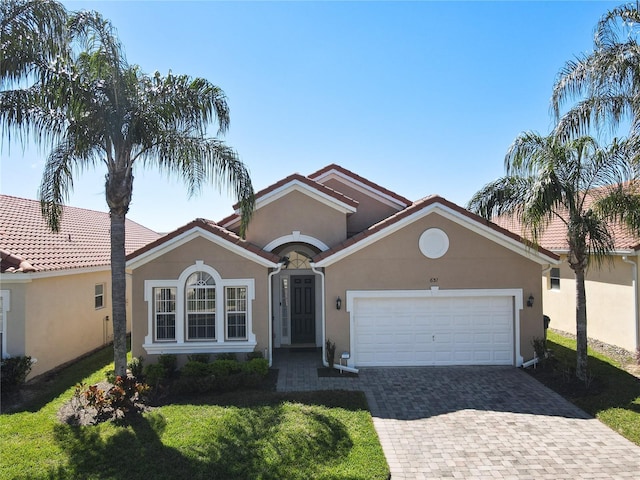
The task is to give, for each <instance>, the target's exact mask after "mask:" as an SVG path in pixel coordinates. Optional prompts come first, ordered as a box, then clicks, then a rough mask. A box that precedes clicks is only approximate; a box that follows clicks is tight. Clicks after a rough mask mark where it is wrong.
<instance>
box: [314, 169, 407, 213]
mask: <svg viewBox="0 0 640 480" xmlns="http://www.w3.org/2000/svg"><path fill="white" fill-rule="evenodd" d="M331 170H335V171H338V172H340V173H342V174H343V175H345V176H347V177H351V178H352V179H354V180H356V181H358V182H360V183H363V184H365V185H367V186H369V187H370V188H372V189H374V190H378V191H379V192H382V193H384V194H386V195H388V196H390V197H392V198H395V199H396V200H397V201H398V202H400V203H402V204H404V205H407V206H409V205H411V204H412V203H413V202H412V201H411V200H409V199H408V198H405V197H403V196H402V195H398V194H397V193H395V192H392V191H391V190H387V189H386V188H384V187H382V186H380V185H378V184H377V183H373V182H372V181H371V180H367V179H366V178H364V177H361V176H360V175H358V174H357V173H354V172H352V171H351V170H347V169H346V168H344V167H341V166H340V165H336V164H335V163H332V164H331V165H327V166H326V167H324V168H321V169H320V170H318V171H317V172H314V173H312V174H311V175H309V178H310V179H312V180H315V179H317V178H319V177H322V175H323V174H325V173H327V172H330V171H331Z"/></svg>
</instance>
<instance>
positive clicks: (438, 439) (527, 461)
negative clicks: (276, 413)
mask: <svg viewBox="0 0 640 480" xmlns="http://www.w3.org/2000/svg"><path fill="white" fill-rule="evenodd" d="M319 364H320V354H318V353H290V354H287V353H285V352H278V353H276V355H275V357H274V367H275V368H278V369H279V375H278V387H277V388H278V390H280V391H296V390H323V389H347V390H362V391H364V392H365V394H366V396H367V400H368V402H369V406H370V408H371V413H372V416H373V422H374V425H375V427H376V431H377V432H378V436H379V437H380V443H381V444H382V447H383V449H384V453H385V456H386V457H387V461H388V463H389V466H390V468H391V476H392V479H393V480H397V479H437V478H466V479H471V478H494V479H537V480H538V479H543V480H544V479H548V480H556V479H572V480H573V479H596V478H597V479H627V478H629V479H640V447H638V446H636V445H634V444H633V443H631V442H629V441H628V440H626V439H625V438H624V437H622V436H620V435H618V434H617V433H616V432H614V431H613V430H611V429H610V428H608V427H607V426H605V425H604V424H602V423H600V422H599V421H598V420H596V419H594V418H591V417H589V416H588V415H587V414H585V413H584V412H583V411H582V410H580V409H578V408H577V407H575V406H573V405H572V404H570V403H569V402H567V401H566V400H564V399H563V398H562V397H560V396H559V395H557V394H556V393H554V392H552V391H551V390H549V389H547V388H546V387H544V386H543V385H541V384H540V383H538V382H537V381H536V380H534V379H533V378H531V377H529V376H528V375H527V374H526V373H524V372H522V371H520V370H518V369H515V368H512V367H425V368H367V369H362V370H361V371H360V374H359V375H358V377H357V378H347V377H345V378H335V377H331V378H318V376H317V370H316V369H317V367H318V366H319Z"/></svg>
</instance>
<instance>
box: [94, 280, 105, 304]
mask: <svg viewBox="0 0 640 480" xmlns="http://www.w3.org/2000/svg"><path fill="white" fill-rule="evenodd" d="M104 287H105V285H104V283H96V284H95V286H94V287H93V305H94V307H95V309H96V310H98V309H100V308H104V290H105V288H104Z"/></svg>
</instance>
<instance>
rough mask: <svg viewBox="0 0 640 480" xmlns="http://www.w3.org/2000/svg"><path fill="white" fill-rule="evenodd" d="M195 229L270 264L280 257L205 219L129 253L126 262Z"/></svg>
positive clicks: (199, 219) (197, 220)
mask: <svg viewBox="0 0 640 480" xmlns="http://www.w3.org/2000/svg"><path fill="white" fill-rule="evenodd" d="M196 227H200V228H202V229H204V230H206V231H207V232H209V233H212V234H214V235H217V236H218V237H220V238H223V239H224V240H226V241H228V242H230V243H232V244H234V245H237V246H239V247H242V248H244V249H245V250H247V251H249V252H251V253H254V254H256V255H258V256H260V257H262V258H265V259H266V260H269V261H271V262H274V263H278V261H279V260H280V257H278V256H277V255H274V254H273V253H270V252H265V251H264V250H262V249H261V248H260V247H257V246H256V245H254V244H252V243H250V242H247V241H246V240H244V239H242V238H241V237H239V236H238V235H236V234H235V233H233V232H232V231H230V230H227V229H226V228H224V227H222V226H220V225H218V224H217V223H216V222H214V221H212V220H207V219H205V218H196V219H195V220H193V221H191V222H189V223H187V224H186V225H184V226H182V227H180V228H178V229H177V230H174V231H173V232H170V233H168V234H166V235H165V236H163V237H161V238H158V239H157V240H155V241H153V242H151V243H148V244H147V245H145V246H143V247H142V248H139V249H138V250H136V251H134V252H131V253H130V254H129V255H127V261H129V260H132V259H134V258H136V257H139V256H140V255H142V254H143V253H145V252H148V251H149V250H152V249H154V248H156V247H158V246H160V245H162V244H164V243H166V242H169V241H170V240H172V239H174V238H176V237H177V236H179V235H182V234H183V233H186V232H188V231H189V230H191V229H193V228H196Z"/></svg>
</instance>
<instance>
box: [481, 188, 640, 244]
mask: <svg viewBox="0 0 640 480" xmlns="http://www.w3.org/2000/svg"><path fill="white" fill-rule="evenodd" d="M592 201H593V199H592V198H591V197H588V201H587V202H586V204H585V208H589V206H590V205H591V203H592ZM565 218H566V217H565ZM492 221H493V222H495V223H496V224H498V225H500V226H502V227H504V228H506V229H508V230H511V231H512V232H515V233H518V234H520V235H521V236H523V237H525V238H526V237H527V236H528V235H527V232H526V231H524V230H523V228H522V225H521V223H520V221H519V220H518V219H517V218H516V217H515V216H506V215H503V216H500V217H497V218H494V219H492ZM612 233H613V239H614V244H615V250H616V251H622V252H624V251H628V250H640V236H638V235H634V234H633V233H631V232H630V231H629V230H628V229H627V228H625V227H624V226H623V225H621V224H619V223H615V224H614V225H613V232H612ZM538 243H539V244H540V246H542V247H544V248H546V249H547V250H551V251H553V252H566V251H568V250H569V244H568V242H567V226H566V225H565V223H564V222H563V220H562V219H561V218H559V217H554V218H553V219H552V220H551V222H550V223H549V225H548V226H547V227H546V229H545V230H544V232H543V234H542V238H540V239H539V240H538Z"/></svg>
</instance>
